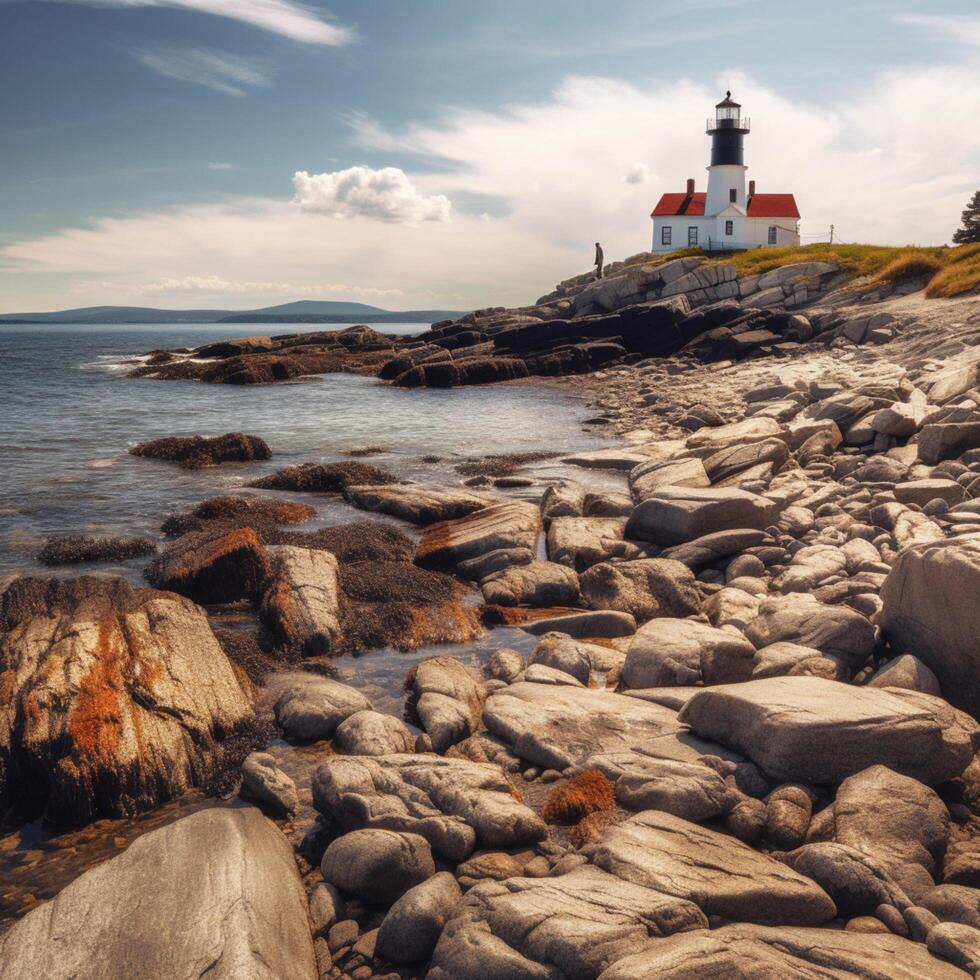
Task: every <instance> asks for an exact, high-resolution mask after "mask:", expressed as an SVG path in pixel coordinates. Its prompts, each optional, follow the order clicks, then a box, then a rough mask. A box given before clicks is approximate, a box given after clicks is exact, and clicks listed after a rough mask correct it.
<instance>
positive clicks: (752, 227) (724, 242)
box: [650, 92, 800, 252]
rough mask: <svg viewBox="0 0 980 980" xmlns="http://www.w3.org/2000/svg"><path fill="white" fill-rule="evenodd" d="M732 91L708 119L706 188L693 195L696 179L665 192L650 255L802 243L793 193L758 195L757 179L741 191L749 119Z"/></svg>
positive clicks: (655, 219) (659, 204) (655, 218)
mask: <svg viewBox="0 0 980 980" xmlns="http://www.w3.org/2000/svg"><path fill="white" fill-rule="evenodd" d="M741 112H742V107H741V106H740V105H739V104H738V103H737V102H733V101H732V93H731V92H726V93H725V98H724V99H723V100H722V101H721V102H719V103H718V105H717V106H715V117H714V119H709V120H708V124H707V132H708V133H709V134H710V136H711V166H709V167H708V168H707V169H708V190H707V192H704V191H696V190H695V189H694V179H693V178H689V179H688V181H687V190H686V191H684V192H683V193H678V194H664V195H663V196H662V197H661V198H660V200H659V201H658V202H657V206H656V207H655V208H654V209H653V212H652V213H651V215H650V217H651V218H653V251H654V252H670V251H673V250H674V249H676V248H687V247H688V246H692V245H697V246H699V247H701V248H703V249H745V248H759V247H762V246H767V245H799V244H800V225H799V221H800V212H799V209H798V208H797V206H796V200H795V198H794V197H793V195H792V194H756V192H755V181H754V180H750V181H749V186H748V193H746V188H745V171H746V170H747V169H748V167H746V166H745V163H744V150H743V147H742V141H743V139H744V137H745V135H746V134H747V133H748V132H749V123H750V120H749V119H748V118H747V117H746V118H744V119H743V118H742V114H741Z"/></svg>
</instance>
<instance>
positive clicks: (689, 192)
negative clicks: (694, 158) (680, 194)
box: [687, 177, 694, 197]
mask: <svg viewBox="0 0 980 980" xmlns="http://www.w3.org/2000/svg"><path fill="white" fill-rule="evenodd" d="M693 193H694V178H693V177H688V178H687V196H688V197H690V196H691V195H692V194H693Z"/></svg>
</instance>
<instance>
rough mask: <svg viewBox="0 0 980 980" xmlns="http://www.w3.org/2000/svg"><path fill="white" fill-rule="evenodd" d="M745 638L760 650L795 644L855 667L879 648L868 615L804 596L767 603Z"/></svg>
mask: <svg viewBox="0 0 980 980" xmlns="http://www.w3.org/2000/svg"><path fill="white" fill-rule="evenodd" d="M745 635H746V637H747V638H748V639H749V640H750V641H751V642H752V643H754V644H755V646H756V649H760V650H761V649H762V648H763V647H768V646H770V645H772V644H773V643H795V644H797V645H799V646H804V647H812V648H813V649H815V650H820V651H821V653H826V654H830V655H832V656H834V657H839V658H840V659H841V660H843V661H844V662H845V663H848V664H850V665H851V666H853V667H859V666H861V665H862V664H863V663H864V662H865V661H866V660H867V659H868V657H870V656H871V654H872V653H873V651H874V648H875V629H874V626H872V625H871V623H870V621H869V620H868V619H867V618H866V617H865V616H862V615H861V614H860V613H859V612H856V611H855V610H853V609H851V608H849V607H848V606H827V605H824V604H823V603H821V602H818V601H817V600H816V599H814V598H813V596H810V595H804V594H792V595H787V596H773V597H771V598H769V599H765V600H763V602H762V604H761V605H760V606H759V612H758V615H757V616H756V617H755V618H754V619H752V620H750V621H749V623H748V625H747V626H746V629H745Z"/></svg>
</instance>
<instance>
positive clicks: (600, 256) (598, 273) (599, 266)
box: [595, 242, 605, 279]
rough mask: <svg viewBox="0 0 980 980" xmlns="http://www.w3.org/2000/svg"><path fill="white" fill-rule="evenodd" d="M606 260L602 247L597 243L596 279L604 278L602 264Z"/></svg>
mask: <svg viewBox="0 0 980 980" xmlns="http://www.w3.org/2000/svg"><path fill="white" fill-rule="evenodd" d="M604 260H605V256H604V255H603V252H602V246H601V245H600V244H599V243H598V242H596V243H595V277H596V279H601V278H602V263H603V261H604Z"/></svg>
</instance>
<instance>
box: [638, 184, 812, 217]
mask: <svg viewBox="0 0 980 980" xmlns="http://www.w3.org/2000/svg"><path fill="white" fill-rule="evenodd" d="M706 196H707V195H706V194H705V193H704V192H703V191H697V192H695V193H694V194H684V193H681V194H664V195H663V196H662V197H661V198H660V200H659V201H657V206H656V207H655V208H654V209H653V211H652V212H651V213H650V217H651V218H660V217H663V216H664V215H671V214H691V215H703V214H704V199H705V197H706ZM746 213H747V215H748V216H749V217H750V218H799V216H800V211H799V208H797V206H796V198H795V197H793V195H792V194H756V195H754V196H753V197H750V198H749V207H748V211H747V212H746Z"/></svg>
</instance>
